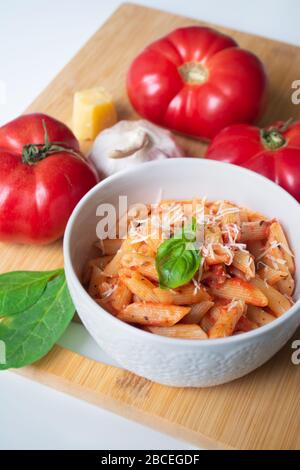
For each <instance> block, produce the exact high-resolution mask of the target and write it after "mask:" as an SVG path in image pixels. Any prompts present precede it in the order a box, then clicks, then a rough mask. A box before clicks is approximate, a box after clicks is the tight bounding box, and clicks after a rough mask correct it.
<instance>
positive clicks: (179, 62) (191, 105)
mask: <svg viewBox="0 0 300 470" xmlns="http://www.w3.org/2000/svg"><path fill="white" fill-rule="evenodd" d="M266 84H267V80H266V74H265V71H264V67H263V65H262V63H261V62H260V60H259V59H258V58H257V57H256V56H255V55H254V54H252V53H251V52H248V51H246V50H243V49H240V48H239V47H238V46H237V44H236V42H235V41H234V40H233V39H231V38H230V37H228V36H226V35H224V34H221V33H219V32H218V31H215V30H213V29H210V28H206V27H199V26H190V27H186V28H180V29H177V30H175V31H173V32H172V33H170V34H168V35H167V36H165V37H163V38H161V39H159V40H158V41H156V42H154V43H152V44H150V45H149V46H148V47H147V48H146V49H145V50H144V51H142V52H141V53H140V54H139V55H138V56H137V57H136V59H135V60H134V61H133V63H132V65H131V67H130V69H129V71H128V77H127V90H128V95H129V98H130V100H131V103H132V105H133V106H134V108H135V109H136V111H137V112H138V113H139V114H141V115H142V116H144V117H145V118H147V119H149V120H150V121H153V122H154V123H156V124H159V125H161V126H165V127H168V128H170V129H173V130H176V131H178V132H182V133H185V134H189V135H192V136H195V137H198V138H206V139H210V138H212V137H214V136H215V135H216V134H217V133H218V132H219V131H220V130H221V129H223V128H224V127H225V126H228V125H230V124H234V123H239V122H243V123H245V122H246V123H249V122H252V121H253V120H254V119H255V118H256V117H257V116H258V114H259V113H260V111H261V108H262V105H263V102H264V96H265V91H266Z"/></svg>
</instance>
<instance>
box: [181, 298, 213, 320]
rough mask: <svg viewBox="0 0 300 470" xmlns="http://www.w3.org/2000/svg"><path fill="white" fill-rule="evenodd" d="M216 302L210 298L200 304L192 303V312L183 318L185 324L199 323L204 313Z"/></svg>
mask: <svg viewBox="0 0 300 470" xmlns="http://www.w3.org/2000/svg"><path fill="white" fill-rule="evenodd" d="M213 305H214V303H213V302H211V301H210V300H203V302H200V303H198V304H194V305H192V308H191V311H190V313H188V314H187V315H186V316H185V317H183V319H182V320H181V322H182V323H184V324H195V323H196V324H198V323H200V321H201V320H202V318H203V317H204V315H205V314H206V313H207V312H208V311H209V310H210V309H211V308H212V307H213Z"/></svg>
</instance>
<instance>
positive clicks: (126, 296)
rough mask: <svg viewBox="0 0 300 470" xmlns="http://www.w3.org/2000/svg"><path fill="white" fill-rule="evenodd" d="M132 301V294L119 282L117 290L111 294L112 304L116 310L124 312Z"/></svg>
mask: <svg viewBox="0 0 300 470" xmlns="http://www.w3.org/2000/svg"><path fill="white" fill-rule="evenodd" d="M131 301H132V292H131V291H130V290H129V289H128V287H127V286H126V285H125V284H124V283H123V282H122V281H121V280H119V282H118V284H117V287H116V289H115V290H114V291H113V293H112V294H111V298H110V303H111V306H112V307H113V308H114V310H116V311H119V310H123V309H124V308H125V307H127V305H129V304H130V303H131Z"/></svg>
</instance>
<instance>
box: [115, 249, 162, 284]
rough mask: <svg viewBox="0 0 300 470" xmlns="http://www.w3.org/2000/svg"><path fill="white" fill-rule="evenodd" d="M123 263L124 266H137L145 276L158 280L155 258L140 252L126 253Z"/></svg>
mask: <svg viewBox="0 0 300 470" xmlns="http://www.w3.org/2000/svg"><path fill="white" fill-rule="evenodd" d="M121 264H122V266H123V267H124V268H136V269H137V270H138V271H139V272H140V273H141V274H142V275H143V276H145V277H147V278H149V279H152V280H154V281H158V273H157V271H156V267H155V259H154V258H152V257H150V256H145V255H142V254H140V253H125V254H124V255H123V256H122V259H121Z"/></svg>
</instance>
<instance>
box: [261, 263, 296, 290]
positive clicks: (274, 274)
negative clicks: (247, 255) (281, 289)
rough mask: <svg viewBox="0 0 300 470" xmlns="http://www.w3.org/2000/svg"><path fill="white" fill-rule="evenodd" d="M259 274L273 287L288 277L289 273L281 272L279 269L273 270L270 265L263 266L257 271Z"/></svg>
mask: <svg viewBox="0 0 300 470" xmlns="http://www.w3.org/2000/svg"><path fill="white" fill-rule="evenodd" d="M258 264H259V263H258ZM257 274H258V276H259V277H260V278H261V279H263V280H264V281H267V283H268V284H270V286H273V285H274V284H276V283H277V282H279V281H282V280H283V279H286V278H287V277H288V273H287V272H286V271H280V270H278V269H274V268H271V267H270V266H268V265H263V267H262V268H260V269H259V270H258V271H257Z"/></svg>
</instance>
